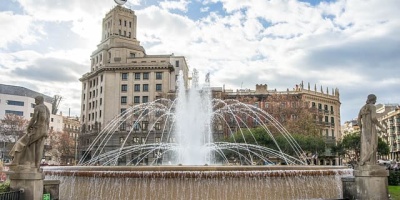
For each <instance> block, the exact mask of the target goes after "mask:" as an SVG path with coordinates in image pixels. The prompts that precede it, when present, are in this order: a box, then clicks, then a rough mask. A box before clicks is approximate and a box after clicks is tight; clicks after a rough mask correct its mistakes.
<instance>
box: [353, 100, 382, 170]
mask: <svg viewBox="0 0 400 200" xmlns="http://www.w3.org/2000/svg"><path fill="white" fill-rule="evenodd" d="M376 99H377V98H376V96H375V95H374V94H370V95H368V99H367V102H366V104H365V105H364V106H363V107H362V108H361V109H360V112H359V114H358V120H357V121H358V125H359V126H360V129H361V155H360V166H363V165H376V163H377V158H376V153H377V149H378V130H377V128H376V127H379V128H380V130H381V131H382V130H384V129H385V128H384V127H383V126H382V125H381V124H380V123H379V121H378V120H377V118H376V107H375V103H376Z"/></svg>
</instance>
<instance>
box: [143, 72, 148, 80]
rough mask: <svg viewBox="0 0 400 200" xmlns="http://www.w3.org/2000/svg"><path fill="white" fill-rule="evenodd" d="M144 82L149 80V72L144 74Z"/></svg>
mask: <svg viewBox="0 0 400 200" xmlns="http://www.w3.org/2000/svg"><path fill="white" fill-rule="evenodd" d="M143 80H149V72H144V73H143Z"/></svg>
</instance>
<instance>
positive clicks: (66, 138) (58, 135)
mask: <svg viewBox="0 0 400 200" xmlns="http://www.w3.org/2000/svg"><path fill="white" fill-rule="evenodd" d="M50 144H51V145H52V150H55V151H53V155H54V156H56V157H58V158H59V159H60V161H61V163H62V164H67V163H68V159H69V158H73V157H74V156H75V141H74V139H73V138H72V137H70V135H69V133H68V132H51V133H50Z"/></svg>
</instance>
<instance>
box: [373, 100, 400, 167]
mask: <svg viewBox="0 0 400 200" xmlns="http://www.w3.org/2000/svg"><path fill="white" fill-rule="evenodd" d="M385 107H388V108H387V109H386V110H387V112H385V113H384V114H381V115H379V118H378V121H379V122H381V123H382V124H384V126H386V128H387V129H386V131H385V132H384V133H383V134H381V135H380V137H381V138H382V139H383V141H385V142H386V143H387V144H388V145H389V151H390V153H389V156H388V158H387V159H389V160H395V161H400V106H399V105H398V104H397V105H386V106H385ZM378 111H379V110H378V109H377V112H378Z"/></svg>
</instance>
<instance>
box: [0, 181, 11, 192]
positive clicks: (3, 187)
mask: <svg viewBox="0 0 400 200" xmlns="http://www.w3.org/2000/svg"><path fill="white" fill-rule="evenodd" d="M10 190H11V189H10V181H5V182H3V183H0V193H3V192H9V191H10Z"/></svg>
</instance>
